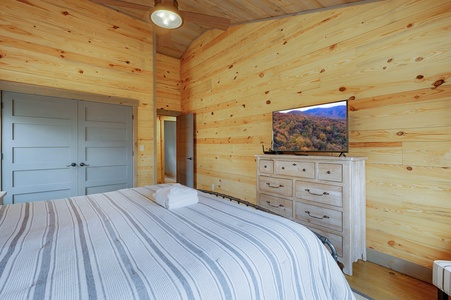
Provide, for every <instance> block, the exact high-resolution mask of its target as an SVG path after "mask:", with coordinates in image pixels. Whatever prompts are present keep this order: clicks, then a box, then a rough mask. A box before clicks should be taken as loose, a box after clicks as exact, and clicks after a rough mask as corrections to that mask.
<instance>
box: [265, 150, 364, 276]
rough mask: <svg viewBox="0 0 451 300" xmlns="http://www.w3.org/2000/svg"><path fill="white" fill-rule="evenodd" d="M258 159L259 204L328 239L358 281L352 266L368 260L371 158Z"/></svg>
mask: <svg viewBox="0 0 451 300" xmlns="http://www.w3.org/2000/svg"><path fill="white" fill-rule="evenodd" d="M256 158H257V204H258V205H260V206H262V207H264V208H267V209H269V210H271V211H273V212H275V213H277V214H279V215H282V216H284V217H286V218H289V219H291V220H293V221H296V222H298V223H301V224H303V225H305V226H307V227H308V228H310V229H311V230H313V231H315V232H317V233H320V234H322V235H324V236H326V237H327V238H328V239H329V240H330V241H331V242H332V244H333V245H334V246H335V248H336V250H337V253H338V260H339V261H340V262H341V263H342V264H343V265H344V268H343V272H344V273H345V274H348V275H352V263H353V262H355V261H357V260H358V259H362V260H366V190H365V160H366V158H364V157H332V156H297V155H256Z"/></svg>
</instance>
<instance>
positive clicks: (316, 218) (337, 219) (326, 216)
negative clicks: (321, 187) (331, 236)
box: [294, 201, 343, 232]
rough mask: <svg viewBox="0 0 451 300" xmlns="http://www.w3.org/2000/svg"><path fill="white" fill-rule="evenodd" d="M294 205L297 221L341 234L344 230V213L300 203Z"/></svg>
mask: <svg viewBox="0 0 451 300" xmlns="http://www.w3.org/2000/svg"><path fill="white" fill-rule="evenodd" d="M294 205H295V218H296V220H299V221H300V222H303V223H306V224H313V225H317V226H321V227H324V228H327V229H330V230H336V231H340V232H341V231H342V230H343V216H342V212H340V211H337V210H333V209H329V208H324V207H319V206H315V205H310V204H307V203H303V202H298V201H296V202H295V204H294Z"/></svg>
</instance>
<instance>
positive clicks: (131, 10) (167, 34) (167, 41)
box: [91, 0, 368, 58]
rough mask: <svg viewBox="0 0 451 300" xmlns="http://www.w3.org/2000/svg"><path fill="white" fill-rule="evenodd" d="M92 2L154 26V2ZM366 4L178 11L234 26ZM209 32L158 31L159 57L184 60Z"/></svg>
mask: <svg viewBox="0 0 451 300" xmlns="http://www.w3.org/2000/svg"><path fill="white" fill-rule="evenodd" d="M91 1H92V2H96V3H98V4H101V5H104V6H107V7H109V8H111V9H114V10H116V11H118V12H120V13H123V14H126V15H129V16H132V17H133V18H136V19H137V20H138V21H144V22H148V23H150V22H151V21H150V19H149V15H150V13H149V12H150V10H151V9H152V8H153V7H154V0H91ZM364 2H368V0H258V1H255V0H178V7H179V9H180V10H181V11H190V12H195V13H201V14H205V15H211V16H218V17H223V18H228V19H230V21H231V25H232V26H233V25H238V24H243V23H249V22H254V21H258V20H266V19H271V18H280V17H285V16H292V15H296V14H301V13H304V12H309V11H314V10H320V9H329V8H334V7H339V6H344V5H353V4H360V3H364ZM207 30H210V28H208V27H203V26H201V25H198V24H195V23H192V22H184V23H183V25H182V26H181V27H180V28H178V29H174V30H168V29H159V28H157V30H156V34H157V49H156V50H157V53H161V54H164V55H167V56H171V57H174V58H181V56H182V55H183V53H184V52H185V50H186V49H187V47H188V46H189V45H190V44H191V42H192V41H193V40H195V39H196V38H197V37H199V36H200V35H202V33H204V32H205V31H207Z"/></svg>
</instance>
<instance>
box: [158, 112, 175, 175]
mask: <svg viewBox="0 0 451 300" xmlns="http://www.w3.org/2000/svg"><path fill="white" fill-rule="evenodd" d="M176 120H177V119H176V117H174V116H161V115H159V116H158V122H157V123H158V125H157V130H158V147H157V156H158V159H157V168H158V172H157V173H158V174H157V177H158V178H157V182H158V183H173V182H176V178H177V151H176V149H177V132H176V127H177V126H176Z"/></svg>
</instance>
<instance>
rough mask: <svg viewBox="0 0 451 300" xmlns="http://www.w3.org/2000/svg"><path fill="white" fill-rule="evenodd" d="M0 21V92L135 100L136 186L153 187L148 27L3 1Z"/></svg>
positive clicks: (83, 6) (89, 6)
mask: <svg viewBox="0 0 451 300" xmlns="http://www.w3.org/2000/svg"><path fill="white" fill-rule="evenodd" d="M0 20H1V23H2V25H3V26H1V27H0V40H1V41H2V42H1V48H0V81H2V82H3V84H2V86H15V87H18V86H20V85H21V84H23V85H24V86H25V87H26V89H28V90H33V88H32V87H33V86H35V87H36V91H37V92H39V90H41V91H44V92H45V93H47V94H49V93H50V94H51V93H54V94H55V95H57V96H60V95H62V94H64V95H66V96H67V97H69V98H72V96H71V95H74V96H73V97H74V98H76V97H77V96H78V95H83V97H84V98H85V100H93V101H98V100H99V99H102V100H103V101H108V100H107V98H108V97H111V99H112V100H111V101H112V102H117V100H115V99H117V98H120V99H134V101H137V103H138V105H137V109H136V112H137V115H135V124H136V125H135V133H134V134H135V140H136V143H137V144H139V145H143V146H144V151H135V165H136V168H135V173H136V177H137V179H136V180H135V184H136V185H144V184H152V183H154V181H155V176H154V174H155V168H154V157H155V156H154V143H155V140H154V136H155V134H154V131H155V125H154V121H155V120H154V118H155V117H154V116H155V109H154V95H153V94H154V86H153V85H154V84H153V82H154V69H153V68H154V66H153V65H154V63H153V57H154V47H153V32H152V28H151V26H150V25H149V24H147V23H144V22H139V21H137V20H134V19H132V18H130V17H128V16H125V15H122V14H120V13H116V12H114V11H113V10H110V9H107V8H105V7H103V6H100V5H97V4H94V3H92V2H90V1H87V0H78V1H69V0H39V1H38V0H29V1H14V0H4V1H2V9H1V10H0ZM90 95H91V96H90ZM131 102H133V100H132V101H131ZM133 103H134V102H133ZM124 104H129V103H124Z"/></svg>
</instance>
